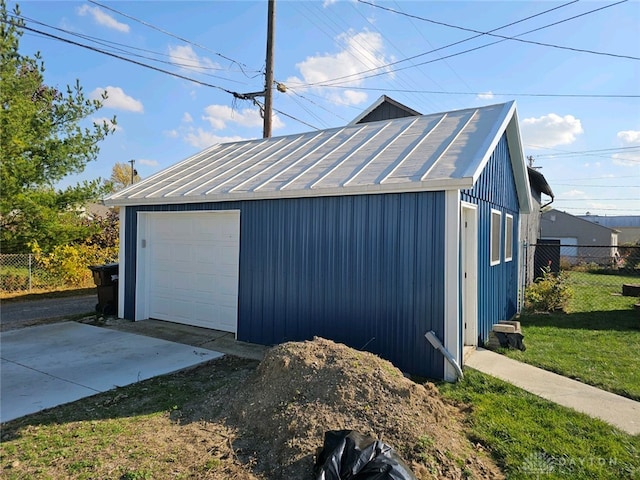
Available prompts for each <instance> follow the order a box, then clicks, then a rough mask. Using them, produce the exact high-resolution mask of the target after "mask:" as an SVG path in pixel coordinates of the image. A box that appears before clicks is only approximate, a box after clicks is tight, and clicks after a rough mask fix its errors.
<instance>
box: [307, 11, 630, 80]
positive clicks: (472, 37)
mask: <svg viewBox="0 0 640 480" xmlns="http://www.w3.org/2000/svg"><path fill="white" fill-rule="evenodd" d="M624 1H626V0H624ZM614 5H616V4H612V5H606V6H604V7H601V8H597V9H594V10H590V11H587V12H584V13H581V14H580V15H576V16H573V17H570V18H567V19H564V20H560V21H558V22H555V23H553V24H549V25H545V26H542V27H539V28H536V29H534V30H530V31H528V32H524V33H521V34H519V35H517V36H518V37H520V36H523V35H527V34H528V33H532V32H534V31H539V30H542V29H545V28H548V27H550V26H552V25H558V24H560V23H563V22H567V21H570V20H574V19H576V18H579V17H583V16H585V15H589V14H591V13H594V12H597V11H599V10H602V9H604V8H610V7H612V6H614ZM563 6H564V5H561V6H559V7H555V8H554V9H557V8H561V7H563ZM554 9H551V10H554ZM551 10H548V11H551ZM546 12H547V11H545V12H541V13H540V14H537V15H541V14H543V13H546ZM537 15H534V16H537ZM528 18H533V17H527V18H526V19H523V20H521V21H524V20H527V19H528ZM519 22H520V21H519ZM519 22H513V23H511V24H508V25H503V26H502V27H498V28H495V29H493V30H490V31H489V32H487V33H491V32H495V31H497V30H501V29H502V28H505V27H507V26H511V25H513V24H515V23H519ZM481 36H483V34H479V35H474V36H471V37H467V38H465V39H462V40H459V41H457V42H453V43H450V44H448V45H444V46H442V47H439V48H436V49H433V50H429V51H427V52H423V53H419V54H417V55H413V56H411V57H409V58H405V59H402V60H397V61H395V62H392V63H390V64H386V65H382V66H380V67H377V68H374V69H370V70H365V71H362V72H359V73H356V74H351V75H344V76H342V77H336V78H334V79H332V80H327V81H325V82H336V81H338V80H344V79H347V78H350V77H353V76H358V77H359V78H360V79H366V78H373V77H378V76H380V75H388V74H390V73H396V72H400V71H402V70H407V69H409V68H414V67H418V66H422V65H427V64H430V63H434V62H437V61H441V60H445V59H448V58H453V57H456V56H459V55H463V54H465V53H470V52H473V51H476V50H480V49H482V48H486V47H490V46H492V45H496V44H498V43H502V42H505V41H506V40H497V41H495V42H491V43H487V44H484V45H480V46H477V47H474V48H469V49H467V50H462V51H460V52H456V53H453V54H450V55H447V56H444V57H440V58H437V59H433V60H428V61H425V62H421V63H417V64H414V65H410V66H407V67H401V68H396V69H392V70H386V71H383V72H379V73H375V74H371V75H367V76H363V75H364V74H366V73H370V72H374V71H375V70H380V69H383V68H388V67H390V66H394V65H398V64H400V63H403V62H407V61H409V60H414V59H416V58H419V57H423V56H425V55H429V54H431V53H434V52H437V51H440V50H444V49H446V48H450V47H453V46H456V45H459V44H461V43H465V42H468V41H470V40H473V39H476V38H478V37H481ZM342 83H344V82H342ZM299 86H323V87H326V86H328V84H327V83H322V82H316V83H311V84H300V85H299Z"/></svg>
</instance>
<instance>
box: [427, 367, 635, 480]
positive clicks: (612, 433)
mask: <svg viewBox="0 0 640 480" xmlns="http://www.w3.org/2000/svg"><path fill="white" fill-rule="evenodd" d="M439 388H440V391H441V392H442V393H443V394H444V395H445V396H446V397H447V398H450V399H452V400H454V401H457V402H462V403H464V404H468V405H470V407H469V412H468V420H467V423H468V426H469V435H470V436H471V438H472V439H473V441H474V442H478V443H480V444H481V445H484V446H486V447H487V448H489V449H490V450H491V453H492V454H493V456H494V458H496V460H497V461H498V464H499V465H500V466H501V468H502V469H503V471H504V472H505V474H506V475H507V478H510V479H511V478H513V479H520V478H522V479H536V478H544V479H545V480H546V479H556V478H557V479H568V478H571V479H594V478H598V479H616V480H618V479H623V478H624V479H630V480H631V479H640V435H636V436H631V435H627V434H625V433H623V432H620V431H619V430H617V429H615V428H614V427H612V426H610V425H608V424H606V423H604V422H601V421H599V420H595V419H592V418H590V417H588V416H586V415H583V414H581V413H578V412H576V411H574V410H571V409H568V408H565V407H562V406H560V405H556V404H554V403H551V402H548V401H546V400H543V399H542V398H540V397H537V396H535V395H532V394H530V393H528V392H525V391H524V390H521V389H519V388H517V387H514V386H512V385H509V384H507V383H505V382H503V381H501V380H498V379H495V378H492V377H489V376H487V375H484V374H482V373H480V372H477V371H475V370H472V369H469V368H466V369H465V378H464V380H463V381H461V382H458V383H455V384H449V383H445V384H441V385H439Z"/></svg>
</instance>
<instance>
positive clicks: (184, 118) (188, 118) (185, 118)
mask: <svg viewBox="0 0 640 480" xmlns="http://www.w3.org/2000/svg"><path fill="white" fill-rule="evenodd" d="M182 121H183V122H184V123H191V122H193V117H192V116H191V114H190V113H189V112H184V115H182Z"/></svg>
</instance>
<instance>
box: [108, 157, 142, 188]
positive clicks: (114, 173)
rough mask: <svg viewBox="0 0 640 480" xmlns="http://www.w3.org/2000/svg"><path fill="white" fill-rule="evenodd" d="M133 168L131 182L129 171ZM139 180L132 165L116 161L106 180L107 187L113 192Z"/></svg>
mask: <svg viewBox="0 0 640 480" xmlns="http://www.w3.org/2000/svg"><path fill="white" fill-rule="evenodd" d="M132 169H133V182H131V173H132ZM140 180H141V178H140V175H138V171H137V170H136V169H135V168H133V167H132V165H131V164H130V163H124V162H116V164H115V165H114V166H113V168H112V169H111V177H110V178H109V180H108V181H107V182H106V185H107V188H109V190H111V191H113V192H117V191H118V190H122V189H123V188H126V187H128V186H129V185H131V183H137V182H139V181H140Z"/></svg>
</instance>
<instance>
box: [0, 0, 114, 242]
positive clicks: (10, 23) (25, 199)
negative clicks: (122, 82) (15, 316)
mask: <svg viewBox="0 0 640 480" xmlns="http://www.w3.org/2000/svg"><path fill="white" fill-rule="evenodd" d="M0 22H1V23H0V34H1V36H0V55H1V64H0V104H1V105H2V112H1V113H0V155H1V160H2V164H1V166H0V189H1V190H0V242H1V244H0V248H2V251H3V252H4V253H11V252H25V251H29V249H30V246H31V245H35V244H36V243H37V244H39V246H40V247H41V248H42V249H43V250H44V251H47V250H49V249H50V248H53V247H54V246H55V245H60V244H64V243H70V242H74V241H82V240H85V239H86V238H87V237H88V236H90V235H91V234H92V233H93V232H92V231H91V227H90V226H87V225H86V222H82V221H80V219H79V216H78V212H79V211H80V210H81V208H80V207H82V206H83V205H84V204H85V203H86V202H87V201H89V200H94V199H97V198H99V197H100V195H101V189H102V186H101V185H102V182H101V181H100V179H97V180H95V181H91V182H83V183H78V184H75V185H72V186H69V187H66V188H64V189H57V188H56V185H57V184H59V182H60V181H61V180H62V179H64V178H65V177H67V176H69V175H73V174H77V173H80V172H82V171H83V170H84V168H85V167H86V165H87V163H88V162H90V161H92V160H95V159H96V157H97V155H98V151H99V147H98V143H99V142H100V141H101V140H103V139H104V138H105V137H106V136H107V135H109V134H110V133H113V132H114V131H115V127H114V125H115V117H114V118H113V120H112V123H111V124H110V123H108V122H103V123H102V124H100V125H98V124H93V125H91V127H81V125H80V124H81V122H82V121H83V120H85V119H86V118H87V117H89V116H91V115H93V114H94V113H95V112H96V111H97V110H98V109H100V107H101V106H102V103H101V101H100V100H90V99H87V98H85V96H84V93H83V91H82V87H81V86H80V83H79V81H76V84H75V85H73V86H67V88H66V91H64V92H62V91H59V90H58V89H56V88H54V87H50V86H48V85H46V84H45V83H44V77H43V75H44V63H43V61H42V59H41V57H40V54H39V53H36V54H35V55H34V56H33V57H28V56H23V55H22V54H21V53H20V52H19V46H20V37H21V36H22V29H21V27H23V26H24V22H23V21H22V20H21V19H20V11H19V8H18V6H16V8H15V10H14V11H13V13H12V12H9V11H8V10H7V6H6V3H5V1H4V0H0ZM104 98H106V97H103V99H104Z"/></svg>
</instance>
